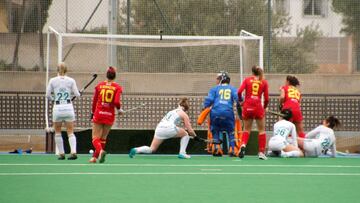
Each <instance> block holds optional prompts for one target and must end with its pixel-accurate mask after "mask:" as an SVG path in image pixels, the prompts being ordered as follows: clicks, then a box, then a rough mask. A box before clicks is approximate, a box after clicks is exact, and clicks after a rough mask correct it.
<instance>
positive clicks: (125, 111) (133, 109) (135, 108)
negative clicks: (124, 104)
mask: <svg viewBox="0 0 360 203" xmlns="http://www.w3.org/2000/svg"><path fill="white" fill-rule="evenodd" d="M144 106H145V103H141V104H140V105H139V106H136V107H134V108H131V109H127V110H124V111H123V113H127V112H130V111H135V110H137V109H140V108H142V107H144Z"/></svg>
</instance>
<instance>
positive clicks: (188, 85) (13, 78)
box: [0, 72, 360, 94]
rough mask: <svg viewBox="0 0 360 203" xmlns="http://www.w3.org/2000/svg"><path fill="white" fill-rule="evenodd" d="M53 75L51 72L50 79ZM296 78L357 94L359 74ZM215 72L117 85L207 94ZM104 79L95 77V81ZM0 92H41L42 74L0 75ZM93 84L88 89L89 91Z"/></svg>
mask: <svg viewBox="0 0 360 203" xmlns="http://www.w3.org/2000/svg"><path fill="white" fill-rule="evenodd" d="M54 74H55V73H52V76H54ZM69 76H71V77H74V78H75V80H76V81H77V85H78V87H79V89H81V87H83V86H84V85H85V84H86V83H87V82H88V81H89V80H90V79H91V74H90V73H71V72H70V73H69ZM230 76H231V78H232V82H231V84H233V85H234V86H236V87H238V86H239V84H240V82H239V79H238V78H239V76H238V75H237V74H230ZM297 76H298V78H299V79H300V83H301V84H302V85H301V88H300V89H301V91H302V92H303V93H304V94H360V74H351V75H350V74H343V75H331V74H328V75H327V74H322V75H319V74H317V75H297ZM215 77H216V73H201V74H175V73H169V74H165V73H161V74H160V73H159V74H144V73H120V74H118V82H120V83H121V84H122V85H123V87H124V91H125V92H131V93H178V94H194V93H201V94H202V93H203V94H205V93H207V92H208V90H209V88H210V87H211V86H213V85H214V84H215ZM285 77H286V75H280V74H278V75H266V79H267V80H268V81H269V85H270V93H273V94H277V93H279V87H280V86H281V85H283V83H284V81H285ZM103 79H105V77H104V76H103V75H99V77H98V78H97V79H96V81H95V83H96V82H100V81H101V80H103ZM0 80H1V82H0V91H38V92H39V91H40V92H44V91H45V73H39V72H0ZM95 83H93V84H92V85H91V86H90V87H89V88H88V92H92V90H93V88H94V85H95Z"/></svg>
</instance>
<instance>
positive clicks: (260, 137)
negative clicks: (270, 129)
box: [258, 132, 266, 153]
mask: <svg viewBox="0 0 360 203" xmlns="http://www.w3.org/2000/svg"><path fill="white" fill-rule="evenodd" d="M258 141H259V152H263V153H265V147H266V133H265V132H264V133H261V134H259V135H258Z"/></svg>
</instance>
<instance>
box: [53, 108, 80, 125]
mask: <svg viewBox="0 0 360 203" xmlns="http://www.w3.org/2000/svg"><path fill="white" fill-rule="evenodd" d="M52 118H53V122H63V121H64V122H73V121H75V112H74V107H73V105H72V104H57V105H54V107H53V117H52Z"/></svg>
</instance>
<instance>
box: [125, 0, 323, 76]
mask: <svg viewBox="0 0 360 203" xmlns="http://www.w3.org/2000/svg"><path fill="white" fill-rule="evenodd" d="M126 12H127V8H126V7H123V10H122V14H121V15H120V16H121V17H120V20H119V22H120V26H119V27H120V32H121V33H125V32H124V31H125V30H126V26H125V25H126V23H125V22H126V16H127V15H126ZM271 16H272V17H271V18H272V33H271V34H269V33H268V29H267V28H268V26H267V23H268V6H267V1H265V0H251V1H249V0H226V1H224V0H181V1H180V0H177V1H175V0H174V1H168V0H152V1H149V0H147V1H144V0H139V1H132V3H131V20H132V25H131V34H146V35H149V34H150V35H157V34H158V31H159V30H163V31H164V34H166V35H210V36H211V35H220V36H224V35H239V33H240V31H241V30H247V31H249V32H252V33H255V34H257V35H261V36H265V40H264V42H265V43H266V42H267V40H266V38H267V37H268V36H271V38H272V39H273V40H275V42H277V41H276V35H277V34H278V33H286V32H288V30H289V25H290V24H289V23H290V17H289V16H286V15H279V14H276V13H272V15H271ZM311 29H312V28H311V27H308V28H306V32H305V31H304V32H301V31H299V35H298V38H304V37H307V36H309V34H310V33H313V32H312V31H313V30H311ZM317 36H318V35H312V37H313V38H312V40H311V41H306V40H301V39H296V40H295V41H294V42H289V43H282V44H276V45H275V48H277V50H274V49H273V50H274V51H273V54H272V61H273V62H274V61H276V60H279V59H280V58H281V57H282V54H283V53H288V50H289V49H290V48H291V50H294V49H293V46H295V45H296V46H300V47H309V44H310V43H314V41H315V40H316V37H317ZM265 46H267V44H265ZM231 49H232V48H228V49H226V50H224V49H221V48H219V49H218V50H214V51H212V52H211V54H210V55H211V56H209V58H210V57H213V56H216V54H218V55H220V56H221V57H219V59H218V60H219V63H212V64H207V65H206V69H204V67H203V69H202V70H195V71H199V72H207V71H214V70H216V69H217V68H219V67H218V66H219V64H222V63H221V60H223V61H229V60H230V61H231V60H235V58H234V56H233V55H234V54H233V53H234V52H232V50H231ZM265 50H266V49H265ZM172 51H173V52H178V53H171V51H170V50H166V51H164V52H165V53H164V54H166V55H169V56H181V55H186V57H185V58H187V59H186V61H188V62H189V63H190V64H189V63H186V64H187V65H186V66H191V63H193V61H196V60H197V59H198V58H199V57H201V56H200V55H197V53H196V52H194V53H186V52H184V51H183V50H181V49H178V50H177V51H174V50H172ZM313 51H314V50H310V49H303V48H298V49H296V53H293V54H292V57H293V60H294V61H290V62H289V64H292V65H294V64H298V65H299V66H300V65H301V64H304V63H301V62H302V61H304V59H306V60H307V61H306V64H311V61H310V60H311V58H309V57H308V56H307V55H308V53H309V52H313ZM132 53H134V52H132ZM141 55H142V56H146V57H141V58H139V57H138V58H136V55H131V58H132V61H136V63H141V62H142V61H144V59H149V60H153V62H154V63H155V62H156V63H157V64H158V63H159V61H160V62H162V64H158V65H160V66H162V67H172V64H170V63H168V64H167V61H166V60H162V61H161V60H159V59H157V58H156V55H155V54H154V53H151V52H150V51H147V52H146V51H145V52H144V53H142V54H141ZM134 57H135V58H134ZM286 61H289V59H288V58H287V60H286ZM275 65H276V66H277V65H279V66H282V67H288V64H285V63H276V64H275ZM283 65H284V66H283ZM149 68H150V67H149ZM277 69H278V68H277V67H276V68H275V69H274V70H277ZM189 70H190V69H189V68H185V71H189ZM291 70H292V69H291ZM291 70H290V69H288V70H287V71H288V72H289V71H291ZM297 70H300V71H303V70H305V71H307V70H310V68H309V69H302V68H301V67H297ZM146 71H149V70H146ZM171 71H176V68H175V67H174V69H173V70H171ZM234 71H238V68H237V69H233V70H230V72H234ZM282 71H286V70H282Z"/></svg>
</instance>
